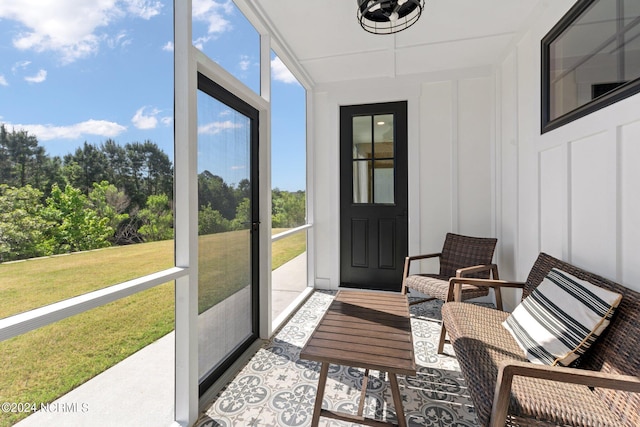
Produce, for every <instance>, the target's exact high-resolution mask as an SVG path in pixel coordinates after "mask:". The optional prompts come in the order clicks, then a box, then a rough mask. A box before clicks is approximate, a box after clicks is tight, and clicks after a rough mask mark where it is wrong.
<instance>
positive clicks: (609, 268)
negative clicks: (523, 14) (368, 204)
mask: <svg viewBox="0 0 640 427" xmlns="http://www.w3.org/2000/svg"><path fill="white" fill-rule="evenodd" d="M573 4H574V1H567V0H563V1H558V2H546V4H542V5H541V6H540V10H539V11H538V13H537V15H535V16H534V17H533V18H532V19H531V21H530V25H529V26H528V28H526V29H524V31H523V32H522V33H521V34H520V35H519V37H518V39H517V42H516V43H514V45H513V47H512V48H511V49H510V50H509V51H508V52H506V55H505V57H504V58H503V60H502V62H501V63H500V64H498V67H497V69H496V74H495V81H496V99H497V103H496V110H497V114H496V117H497V122H496V123H497V125H496V135H497V139H496V142H497V147H496V152H497V163H498V165H497V171H496V173H497V177H498V178H497V182H496V184H497V202H498V206H497V209H496V212H497V224H498V237H499V238H500V243H501V244H500V248H499V251H500V253H499V255H500V257H499V259H500V261H501V266H500V267H501V270H502V271H504V272H505V273H507V274H513V275H514V276H517V279H519V280H524V279H525V278H526V275H527V273H528V271H529V270H530V268H531V265H532V264H533V262H534V260H535V258H536V256H537V255H538V253H539V252H541V251H543V252H546V253H548V254H550V255H553V256H556V257H558V258H561V259H563V260H566V261H569V262H571V263H572V264H574V265H577V266H579V267H581V268H584V269H587V270H589V271H592V272H594V273H596V274H599V275H601V276H603V277H606V278H608V279H612V280H614V281H617V282H619V283H621V284H623V285H625V286H627V287H630V288H633V289H635V290H640V167H638V165H639V164H640V95H635V96H632V97H630V98H627V99H625V100H623V101H620V102H618V103H616V104H614V105H611V106H609V107H606V108H604V109H601V110H599V111H596V112H594V113H592V114H589V115H587V116H585V117H583V118H580V119H578V120H576V121H574V122H571V123H569V124H567V125H564V126H562V127H560V128H557V129H555V130H553V131H550V132H547V133H545V134H541V132H540V89H541V83H540V65H541V64H540V61H541V60H540V40H541V39H542V38H543V37H544V36H545V34H546V33H547V32H548V31H549V30H550V29H551V28H552V27H553V25H555V23H556V22H558V21H559V20H560V18H561V17H562V16H563V15H564V14H565V13H566V12H567V11H568V10H569V8H571V6H572V5H573ZM508 303H509V305H511V307H513V305H515V304H516V303H517V297H516V296H515V295H514V296H513V298H511V300H510V301H508Z"/></svg>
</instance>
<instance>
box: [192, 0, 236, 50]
mask: <svg viewBox="0 0 640 427" xmlns="http://www.w3.org/2000/svg"><path fill="white" fill-rule="evenodd" d="M192 9H193V19H194V21H200V22H205V23H207V24H208V28H207V32H208V34H220V33H224V32H225V31H229V30H231V29H232V28H233V26H232V25H231V22H230V21H229V20H228V19H226V18H225V15H229V14H231V13H233V5H232V3H231V0H226V1H224V2H222V1H215V0H193V4H192ZM194 44H195V43H194Z"/></svg>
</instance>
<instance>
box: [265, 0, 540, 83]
mask: <svg viewBox="0 0 640 427" xmlns="http://www.w3.org/2000/svg"><path fill="white" fill-rule="evenodd" d="M542 1H545V0H426V4H425V9H424V12H423V14H422V16H421V17H420V20H419V21H418V22H417V23H416V24H415V25H413V26H412V27H411V28H409V29H407V30H405V31H402V32H400V33H397V34H395V35H376V34H369V33H367V32H365V31H364V30H363V29H362V28H361V27H360V24H359V23H358V21H357V18H356V9H357V2H356V0H260V1H259V2H255V3H254V6H255V9H256V12H257V13H258V14H259V15H261V16H262V18H263V19H264V20H265V21H266V22H267V23H268V25H269V26H270V27H272V28H274V29H275V31H276V32H277V34H278V36H279V37H280V38H281V39H282V40H283V41H284V44H286V46H287V48H288V49H289V53H290V54H291V55H292V56H294V57H295V59H296V60H297V61H298V63H299V64H300V66H301V67H302V68H303V69H304V70H305V72H306V73H307V75H308V76H309V77H310V78H311V79H312V80H313V82H314V83H323V82H334V81H342V80H352V79H363V78H375V77H395V76H400V75H408V74H416V73H425V72H432V71H443V70H453V69H463V68H472V67H478V66H486V65H492V64H494V63H496V61H497V60H498V59H499V58H500V56H501V55H502V54H503V52H504V51H505V48H506V47H507V46H508V45H509V43H510V42H511V41H512V39H513V37H514V36H515V34H516V32H517V31H518V30H519V29H520V28H521V27H522V25H523V23H524V22H525V21H526V20H527V18H528V17H529V15H530V14H531V13H532V11H533V9H534V8H535V7H536V5H537V4H538V3H540V2H542Z"/></svg>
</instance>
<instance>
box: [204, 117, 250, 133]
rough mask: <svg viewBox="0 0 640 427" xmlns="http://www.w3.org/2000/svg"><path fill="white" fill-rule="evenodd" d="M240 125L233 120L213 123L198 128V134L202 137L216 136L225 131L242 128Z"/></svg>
mask: <svg viewBox="0 0 640 427" xmlns="http://www.w3.org/2000/svg"><path fill="white" fill-rule="evenodd" d="M241 127H242V125H241V124H240V123H234V122H232V121H231V120H226V121H224V122H212V123H208V124H206V125H202V126H198V133H199V134H201V135H216V134H218V133H220V132H222V131H223V130H227V129H238V128H241Z"/></svg>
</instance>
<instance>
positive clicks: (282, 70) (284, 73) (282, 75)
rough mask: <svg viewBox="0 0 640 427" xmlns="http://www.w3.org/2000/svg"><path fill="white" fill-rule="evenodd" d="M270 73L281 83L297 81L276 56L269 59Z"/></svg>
mask: <svg viewBox="0 0 640 427" xmlns="http://www.w3.org/2000/svg"><path fill="white" fill-rule="evenodd" d="M271 75H272V76H273V79H274V80H276V81H279V82H283V83H298V80H297V79H296V78H295V76H294V75H293V74H291V71H289V69H288V68H287V66H286V65H284V63H283V62H282V60H281V59H280V58H278V57H277V56H276V57H275V58H274V59H272V60H271Z"/></svg>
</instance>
